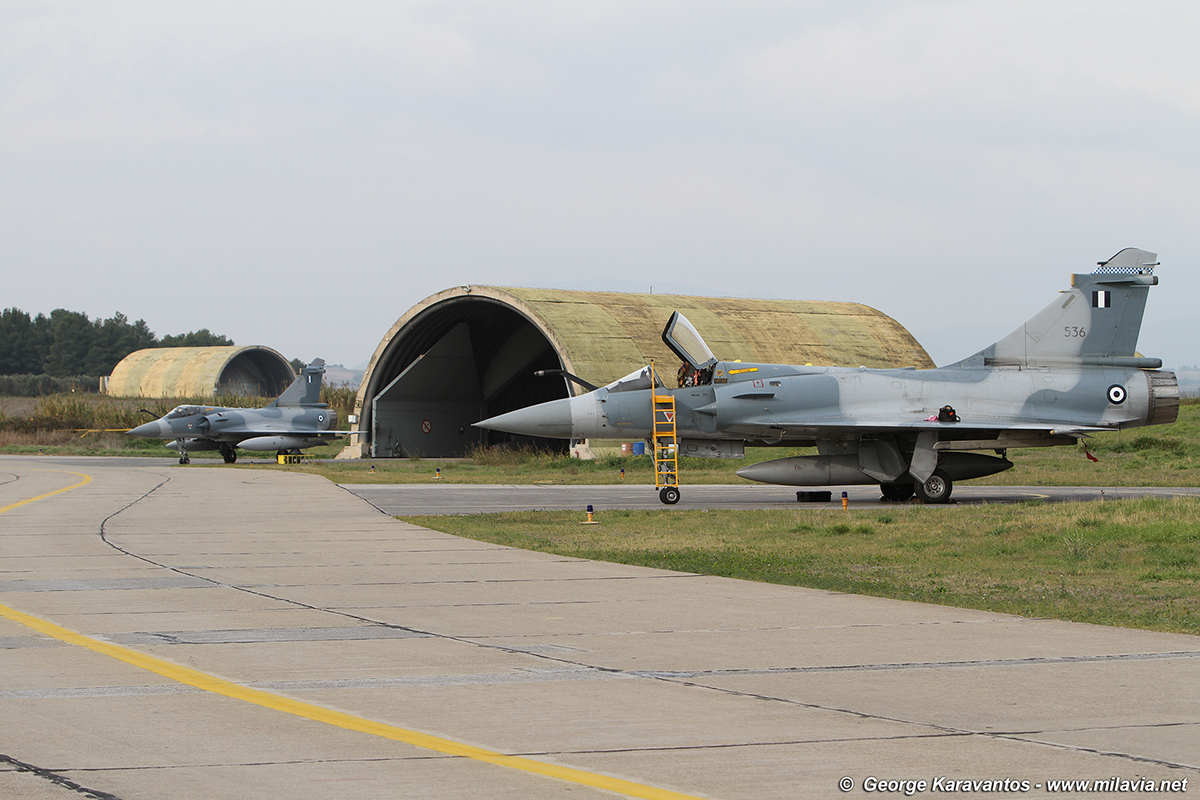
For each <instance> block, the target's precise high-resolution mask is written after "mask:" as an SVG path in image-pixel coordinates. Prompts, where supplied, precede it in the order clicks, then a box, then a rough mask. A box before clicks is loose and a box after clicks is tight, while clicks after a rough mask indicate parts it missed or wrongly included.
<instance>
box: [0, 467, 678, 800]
mask: <svg viewBox="0 0 1200 800" xmlns="http://www.w3.org/2000/svg"><path fill="white" fill-rule="evenodd" d="M70 474H72V475H79V476H81V477H82V478H84V480H83V481H81V482H79V483H77V484H75V485H73V486H68V487H66V488H64V489H59V490H57V491H54V492H47V493H46V494H43V495H39V496H37V497H34V498H30V499H29V500H22V501H21V502H19V503H13V504H11V505H8V506H5V507H4V508H0V514H3V513H4V512H5V511H9V510H11V509H14V508H17V507H19V506H22V505H25V504H26V503H32V502H34V501H36V500H41V499H43V498H46V497H51V496H53V495H56V494H61V493H62V492H66V491H69V490H71V489H75V488H78V487H80V486H83V485H85V484H87V483H88V482H90V481H91V478H90V477H88V476H87V475H84V474H83V473H80V472H73V473H70ZM0 617H5V618H7V619H10V620H12V621H13V622H17V623H20V624H21V625H24V626H26V627H27V628H32V629H33V630H35V631H37V632H39V633H42V634H45V635H46V636H50V637H53V638H55V639H58V640H59V641H63V642H66V643H68V644H73V645H78V646H79V647H86V648H87V649H88V650H91V651H93V652H96V653H100V654H102V655H106V656H109V657H111V658H115V659H117V660H118V661H123V662H125V663H126V664H130V665H132V666H135V667H139V668H141V669H144V670H148V671H150V672H153V673H155V674H156V675H161V676H162V677H164V678H169V679H170V680H173V681H177V682H178V683H182V684H186V685H188V686H194V687H195V688H197V689H203V690H204V691H206V692H213V693H214V694H219V695H224V696H225V697H231V698H233V699H235V700H242V701H245V702H247V703H254V704H255V705H259V706H263V707H264V708H270V709H274V710H276V711H282V712H284V713H285V714H292V715H295V716H297V717H303V718H305V719H310V720H313V721H315V722H324V723H325V724H327V725H334V726H336V727H339V728H345V729H347V730H351V731H358V732H360V733H369V734H371V735H372V736H380V737H383V738H384V739H391V740H393V741H397V742H402V743H404V744H408V745H412V746H413V747H420V748H422V749H424V750H432V751H434V752H436V753H443V754H445V755H450V756H458V757H460V758H470V759H474V760H475V761H483V762H486V763H488V764H495V765H496V766H500V767H507V768H508V769H516V770H520V771H522V772H529V773H532V774H534V775H540V776H542V777H545V778H556V779H558V780H561V781H567V782H569V783H576V784H580V785H582V786H590V787H592V788H595V789H604V790H607V791H611V792H617V793H619V794H623V795H627V796H629V797H637V798H645V800H699V798H696V797H695V796H693V795H688V794H682V793H680V792H673V791H670V790H669V789H659V788H656V787H653V786H646V785H644V784H640V783H634V782H632V781H626V780H621V779H620V778H613V777H609V776H607V775H599V774H596V773H594V772H586V771H584V770H581V769H573V768H571V767H564V766H560V765H558V764H548V763H546V762H544V761H536V760H534V759H532V758H525V757H523V756H508V755H504V754H503V753H498V752H496V751H494V750H487V749H485V748H482V747H475V746H474V745H469V744H463V743H462V742H456V741H454V740H453V739H445V738H442V737H440V736H433V735H431V734H427V733H421V732H420V731H412V730H407V729H405V728H399V727H396V726H395V725H388V724H387V723H384V722H376V721H374V720H369V719H364V718H362V717H356V716H354V715H352V714H346V713H344V712H342V711H333V710H331V709H328V708H322V707H321V706H317V705H313V704H312V703H305V702H303V701H300V700H294V699H292V698H289V697H283V696H282V695H277V694H272V693H270V692H264V691H262V690H261V689H251V688H250V687H248V686H241V685H239V684H236V683H233V682H231V681H227V680H224V679H223V678H218V677H216V676H215V675H209V674H207V673H205V672H200V671H199V670H195V669H191V668H190V667H183V666H180V665H178V664H172V663H171V662H170V661H164V660H163V659H161V658H155V657H154V656H150V655H146V654H144V653H139V652H138V651H136V650H131V649H129V648H128V647H123V646H121V645H119V644H113V643H112V642H104V641H101V640H99V639H93V638H92V637H90V636H85V635H83V634H81V633H76V632H75V631H72V630H68V629H67V628H64V627H62V626H61V625H56V624H55V623H53V622H47V621H46V620H44V619H40V618H38V617H34V616H31V615H29V614H26V613H24V612H21V611H17V610H16V609H13V608H9V607H8V606H5V605H0Z"/></svg>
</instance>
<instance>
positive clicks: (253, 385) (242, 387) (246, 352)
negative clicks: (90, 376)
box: [107, 345, 296, 397]
mask: <svg viewBox="0 0 1200 800" xmlns="http://www.w3.org/2000/svg"><path fill="white" fill-rule="evenodd" d="M295 379H296V371H295V370H294V369H292V365H291V363H289V362H288V360H287V359H286V358H284V357H283V356H282V355H281V354H280V353H278V352H277V351H275V350H272V349H271V348H269V347H262V346H259V345H251V346H248V347H237V346H229V347H151V348H147V349H145V350H138V351H136V352H133V353H130V354H129V355H127V356H125V358H123V359H121V362H120V363H119V364H117V366H115V367H114V368H113V373H112V375H111V376H109V378H108V388H107V391H108V394H110V395H112V396H114V397H214V396H217V395H223V394H236V395H243V396H251V397H275V396H276V395H278V394H279V393H280V392H282V391H283V390H284V389H286V388H287V387H288V386H289V385H290V384H291V382H292V381H294V380H295Z"/></svg>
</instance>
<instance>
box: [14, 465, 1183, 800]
mask: <svg viewBox="0 0 1200 800" xmlns="http://www.w3.org/2000/svg"><path fill="white" fill-rule="evenodd" d="M77 464H78V462H70V463H69V464H68V463H67V462H65V461H56V460H55V459H52V458H3V459H0V509H4V510H2V511H0V603H2V604H3V605H4V606H5V607H6V609H8V610H9V611H7V612H6V614H5V616H3V617H0V675H2V676H3V680H2V682H0V741H2V742H4V743H5V744H4V745H3V748H4V749H3V752H2V753H0V797H9V796H12V797H46V798H58V797H62V798H68V797H70V798H78V797H79V796H80V793H81V792H84V793H85V796H94V797H118V798H137V797H171V798H193V797H194V798H218V797H237V798H258V797H262V798H275V797H281V796H286V797H289V798H309V797H312V798H330V797H338V798H372V799H374V798H380V797H445V798H451V797H453V798H460V797H489V798H506V797H514V798H516V797H520V798H557V797H564V796H568V795H570V796H582V797H588V796H596V797H602V796H612V795H611V794H607V793H606V792H614V791H615V792H617V793H623V794H627V795H629V796H638V797H663V798H665V797H680V796H699V797H723V798H804V797H814V798H816V797H831V796H837V795H840V794H841V792H840V791H839V789H838V787H839V781H840V780H842V779H849V780H851V781H853V789H852V792H851V794H854V795H859V794H862V793H863V792H864V786H866V787H871V786H874V784H872V783H871V781H873V780H879V779H884V780H913V781H922V780H923V781H925V782H926V784H927V785H926V787H925V790H924V791H927V792H930V793H933V792H935V791H937V789H936V787H935V786H934V784H935V781H940V783H939V784H937V786H940V787H941V788H942V789H945V788H946V787H947V786H948V783H947V779H950V780H953V781H955V782H957V781H960V780H964V779H966V780H974V781H983V780H996V781H1004V780H1010V781H1016V782H1018V784H1019V782H1021V781H1028V782H1029V784H1030V788H1029V789H1028V791H1023V792H1022V791H1017V792H1013V793H1016V794H1020V795H1021V796H1026V797H1037V796H1043V795H1048V794H1049V793H1050V792H1049V789H1048V788H1047V782H1048V781H1052V780H1059V779H1067V780H1074V779H1081V780H1092V779H1111V778H1114V777H1115V778H1118V779H1128V780H1130V781H1135V780H1137V779H1139V778H1141V779H1152V780H1154V781H1156V782H1159V781H1162V780H1171V781H1181V780H1183V779H1185V778H1186V779H1188V780H1189V784H1191V783H1193V782H1195V781H1196V780H1200V638H1197V637H1189V636H1181V635H1170V634H1159V633H1150V632H1144V631H1133V630H1124V629H1117V628H1105V627H1100V626H1091V625H1079V624H1071V623H1064V622H1055V621H1047V620H1028V619H1022V618H1019V617H1014V616H1007V615H1001V614H988V613H982V612H976V611H963V610H958V609H953V608H946V607H941V606H930V605H922V604H917V603H906V602H899V601H890V600H881V599H877V598H870V597H859V596H852V595H844V594H836V593H831V592H824V591H814V590H808V589H799V588H791V587H781V586H771V585H767V584H757V583H750V582H744V581H735V580H728V579H719V578H709V577H703V576H696V575H688V574H681V573H672V572H665V571H660V570H651V569H642V568H636V567H627V566H621V565H613V564H603V563H597V562H590V561H583V560H580V559H570V558H561V557H557V556H552V555H545V554H539V553H531V552H525V551H520V550H513V549H509V548H504V547H498V546H495V545H490V544H483V543H477V542H473V541H468V540H464V539H459V538H456V537H453V536H448V535H444V534H440V533H436V532H433V531H429V530H425V529H422V528H417V527H415V526H412V525H408V524H405V523H401V522H398V521H396V520H393V519H391V518H390V517H387V516H386V515H384V514H382V513H380V512H379V511H377V510H376V509H375V508H373V507H372V506H370V505H369V504H368V503H366V502H365V501H362V500H360V499H358V498H357V497H355V496H353V495H351V494H350V493H348V492H346V491H345V490H343V489H340V488H338V487H336V486H334V485H332V484H330V483H328V482H326V481H324V480H323V479H320V478H316V477H312V476H307V475H299V474H288V473H282V472H273V471H270V470H243V469H229V468H221V467H216V468H203V467H200V468H198V467H191V468H183V467H175V466H173V465H172V466H166V465H164V466H156V467H142V466H124V465H122V464H121V463H119V462H115V463H114V462H112V461H107V460H105V461H99V460H97V461H96V462H95V464H90V463H88V464H84V465H82V466H79V465H77ZM84 476H86V477H87V478H90V482H87V483H84V482H83V481H84V479H85V477H84ZM79 484H82V485H79ZM70 486H74V487H75V488H70V489H69V490H67V491H61V492H59V493H57V494H50V493H51V492H56V491H58V490H62V489H66V488H67V487H70ZM35 497H37V498H40V499H37V500H36V501H35V502H28V503H24V504H22V505H14V504H16V503H20V502H22V501H26V500H29V499H31V498H35ZM23 615H28V616H27V617H26V616H23ZM38 620H41V621H45V622H46V623H51V624H52V625H51V626H50V627H45V626H44V627H43V628H41V629H38V628H36V627H35V626H36V625H37V624H38V623H37V621H38ZM53 626H61V628H55V627H53ZM63 631H66V633H63ZM70 632H78V633H81V634H85V635H86V636H87V637H90V638H88V639H87V640H79V639H72V638H71V634H70ZM90 643H94V644H90ZM106 648H107V649H106ZM1143 785H1144V784H1143ZM913 786H914V788H918V789H919V787H917V785H913ZM956 788H961V787H958V786H957V784H956ZM1189 788H1190V785H1189ZM975 789H976V790H977V791H974V792H972V791H968V792H966V793H960V794H959V795H958V796H973V795H974V794H980V793H983V792H984V791H985V790H984V789H982V787H979V786H977V787H975ZM87 792H90V793H91V794H90V795H88V794H86V793H87ZM919 793H921V792H920V791H919V790H918V794H919ZM1059 796H1061V795H1059Z"/></svg>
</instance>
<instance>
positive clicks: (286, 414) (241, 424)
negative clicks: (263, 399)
mask: <svg viewBox="0 0 1200 800" xmlns="http://www.w3.org/2000/svg"><path fill="white" fill-rule="evenodd" d="M324 374H325V362H324V361H323V360H322V359H319V358H318V359H316V360H314V361H313V362H312V363H311V364H309V365H308V366H307V367H305V368H304V370H303V371H302V372H301V373H300V377H298V378H296V380H295V381H294V382H293V383H292V385H291V386H289V387H288V388H287V389H285V390H284V392H283V394H281V395H279V397H277V398H276V399H275V401H274V402H272V403H271V404H270V405H267V406H265V407H263V408H220V407H217V406H178V407H176V408H175V409H174V410H172V411H171V412H170V413H168V414H167V415H166V416H165V417H162V418H160V419H156V420H154V421H153V422H147V423H146V424H145V425H139V426H137V427H136V428H134V429H133V430H131V431H128V433H129V435H130V436H137V437H138V438H140V439H174V441H173V442H170V443H169V444H167V447H169V448H170V449H172V450H178V451H179V463H180V464H187V463H189V461H190V460H191V459H189V458H188V453H192V452H195V451H197V450H220V451H221V455H222V456H223V457H224V458H225V463H226V464H232V463H233V462H235V461H237V451H236V450H235V449H234V448H235V447H240V448H242V449H243V450H256V451H260V452H269V451H271V450H275V451H276V452H278V453H279V454H280V455H284V454H287V453H299V452H300V450H301V449H302V448H305V447H313V446H314V445H318V444H325V443H326V442H329V441H332V440H333V439H335V438H337V437H339V436H344V435H345V433H343V432H338V431H337V430H334V429H335V428H336V427H337V424H338V417H337V412H335V411H332V410H331V409H330V408H329V406H328V405H326V404H325V403H322V402H321V377H322V376H323V375H324Z"/></svg>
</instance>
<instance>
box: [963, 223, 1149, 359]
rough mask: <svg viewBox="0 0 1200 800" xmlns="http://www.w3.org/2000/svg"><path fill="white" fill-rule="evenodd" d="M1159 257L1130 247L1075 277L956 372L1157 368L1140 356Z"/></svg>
mask: <svg viewBox="0 0 1200 800" xmlns="http://www.w3.org/2000/svg"><path fill="white" fill-rule="evenodd" d="M1157 265H1158V256H1157V255H1156V254H1154V253H1148V252H1146V251H1145V250H1138V249H1136V248H1133V247H1127V248H1125V249H1124V250H1122V251H1121V252H1119V253H1117V254H1116V255H1115V256H1113V257H1112V258H1110V259H1109V260H1108V261H1104V262H1101V263H1100V266H1099V267H1097V268H1096V271H1095V272H1092V273H1090V274H1076V275H1072V276H1071V288H1070V289H1068V290H1066V291H1064V292H1062V293H1061V296H1060V297H1059V298H1058V299H1057V300H1055V301H1054V302H1053V303H1051V304H1050V305H1048V306H1046V307H1045V308H1044V309H1042V310H1041V311H1040V312H1039V313H1038V314H1036V315H1035V316H1033V317H1032V318H1031V319H1030V320H1029V321H1028V322H1026V323H1025V324H1024V325H1022V326H1021V327H1019V328H1017V329H1016V330H1015V331H1013V332H1012V333H1010V334H1009V335H1008V336H1005V337H1004V338H1003V339H1001V340H1000V341H998V342H996V343H995V344H993V345H991V346H989V347H986V348H984V349H983V350H980V351H979V352H978V353H976V354H975V355H973V356H971V357H970V358H967V359H963V360H962V361H960V362H958V363H957V364H953V365H951V366H956V367H993V366H994V367H1003V366H1038V365H1054V364H1058V365H1061V364H1090V365H1094V366H1120V367H1140V368H1145V369H1157V368H1158V367H1161V366H1162V361H1161V360H1160V359H1157V358H1142V357H1139V356H1138V355H1137V340H1138V334H1139V333H1140V332H1141V329H1142V315H1143V313H1144V312H1145V310H1146V295H1147V293H1148V292H1149V291H1150V287H1151V286H1155V285H1157V284H1158V278H1157V277H1155V275H1154V267H1156V266H1157Z"/></svg>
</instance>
